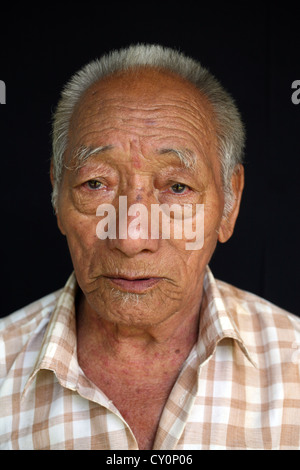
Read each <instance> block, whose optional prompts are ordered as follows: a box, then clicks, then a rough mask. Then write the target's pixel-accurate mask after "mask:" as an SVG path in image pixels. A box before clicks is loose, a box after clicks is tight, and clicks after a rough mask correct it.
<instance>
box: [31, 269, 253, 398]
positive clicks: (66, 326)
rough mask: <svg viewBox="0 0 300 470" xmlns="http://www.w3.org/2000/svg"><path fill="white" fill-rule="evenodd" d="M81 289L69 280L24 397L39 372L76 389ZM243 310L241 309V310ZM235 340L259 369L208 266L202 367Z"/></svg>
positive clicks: (202, 319)
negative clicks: (225, 341) (226, 340)
mask: <svg viewBox="0 0 300 470" xmlns="http://www.w3.org/2000/svg"><path fill="white" fill-rule="evenodd" d="M77 288H78V284H77V281H76V277H75V273H74V272H73V273H72V274H71V276H70V277H69V279H68V281H67V283H66V285H65V287H64V288H63V290H62V292H61V294H60V296H59V298H58V301H57V303H56V306H55V309H54V311H53V313H52V315H51V318H50V321H49V324H48V327H47V330H46V333H45V335H44V339H43V342H42V346H41V349H40V352H39V355H38V358H37V361H36V363H35V366H34V368H33V370H32V372H31V374H30V376H29V378H28V380H27V382H26V384H25V388H24V391H23V395H24V394H25V393H26V390H27V388H28V387H29V385H30V383H31V382H32V380H33V379H34V377H35V376H36V374H37V373H38V371H39V370H41V369H48V370H52V371H53V372H54V373H55V375H56V377H57V379H58V381H59V382H60V383H61V385H62V386H64V387H67V388H70V389H71V390H76V389H77V384H78V380H79V375H80V373H81V369H80V367H79V364H78V361H77V339H76V318H75V296H76V291H77ZM241 308H242V307H241ZM224 338H232V339H233V340H235V341H236V342H237V343H238V345H239V347H240V348H241V350H242V352H243V353H244V355H245V356H246V357H247V359H248V360H249V361H250V362H251V363H252V364H253V365H254V366H255V367H257V366H256V357H255V356H256V355H255V353H254V352H253V351H251V355H250V353H249V348H248V346H247V345H246V342H245V340H243V338H242V335H241V333H240V331H239V329H238V328H237V326H236V323H235V321H234V319H233V316H232V315H231V314H230V312H229V310H228V308H227V309H226V308H225V304H224V301H223V298H222V293H221V292H220V289H219V287H218V285H217V282H216V280H215V278H214V276H213V274H212V272H211V270H210V268H209V267H208V266H207V268H206V273H205V277H204V283H203V299H202V304H201V311H200V326H199V336H198V341H197V344H196V345H195V349H196V352H197V355H198V358H199V361H200V364H201V365H203V364H204V363H205V362H206V361H207V360H209V358H210V357H211V355H212V354H213V353H214V351H215V349H216V347H217V345H218V343H219V342H220V341H221V340H222V339H224Z"/></svg>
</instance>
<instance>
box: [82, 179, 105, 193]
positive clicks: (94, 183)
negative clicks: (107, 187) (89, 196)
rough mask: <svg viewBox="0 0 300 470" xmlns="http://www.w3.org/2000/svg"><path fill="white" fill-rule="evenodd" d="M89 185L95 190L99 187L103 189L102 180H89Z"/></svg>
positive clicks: (87, 183)
mask: <svg viewBox="0 0 300 470" xmlns="http://www.w3.org/2000/svg"><path fill="white" fill-rule="evenodd" d="M85 184H86V185H87V187H88V188H89V189H91V190H93V191H96V190H97V189H101V188H102V186H103V184H102V183H101V181H98V180H89V181H87V182H86V183H85Z"/></svg>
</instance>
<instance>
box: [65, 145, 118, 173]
mask: <svg viewBox="0 0 300 470" xmlns="http://www.w3.org/2000/svg"><path fill="white" fill-rule="evenodd" d="M112 148H113V146H112V145H103V146H101V147H88V146H86V145H81V146H80V147H79V148H77V149H76V150H75V151H73V153H72V158H71V161H72V162H74V164H73V165H71V166H69V165H64V166H65V168H67V169H68V170H79V169H80V168H82V167H83V166H84V164H85V163H86V161H87V160H88V159H89V158H90V157H91V156H92V155H97V154H99V153H103V152H105V151H106V150H111V149H112Z"/></svg>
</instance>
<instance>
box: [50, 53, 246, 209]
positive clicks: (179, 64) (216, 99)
mask: <svg viewBox="0 0 300 470" xmlns="http://www.w3.org/2000/svg"><path fill="white" fill-rule="evenodd" d="M145 66H148V67H155V68H159V69H162V70H169V71H171V72H173V73H175V74H177V75H179V76H180V77H182V78H184V79H186V80H188V81H190V82H191V83H193V84H194V85H196V87H197V88H198V90H199V91H200V92H201V93H202V94H203V95H205V96H206V97H207V98H208V99H209V101H210V103H211V105H212V108H213V111H214V113H215V118H216V132H217V138H218V147H219V158H220V162H221V170H222V180H223V189H224V194H225V208H224V213H225V214H226V213H228V212H229V211H230V209H231V207H232V202H233V194H232V187H231V176H232V174H233V172H234V169H235V167H236V165H237V164H238V163H242V160H243V149H244V141H245V132H244V126H243V123H242V120H241V117H240V114H239V111H238V109H237V107H236V105H235V102H234V100H233V99H232V97H231V96H230V95H229V93H228V92H227V91H225V90H224V88H223V87H222V85H221V84H220V83H219V81H218V80H217V79H216V78H215V77H214V76H213V75H212V74H211V73H210V72H209V71H208V70H207V69H206V68H204V67H202V65H201V64H200V63H199V62H197V61H196V60H194V59H192V58H190V57H187V56H185V55H184V54H183V53H181V52H178V51H176V50H174V49H170V48H166V47H162V46H159V45H132V46H130V47H128V48H125V49H121V50H119V51H112V52H110V53H109V54H107V55H104V56H103V57H101V58H100V59H96V60H94V61H92V62H90V63H88V64H87V65H85V66H84V67H83V68H82V69H81V70H79V71H78V72H77V73H75V74H74V75H73V77H71V79H70V80H69V81H68V83H67V84H66V86H65V87H64V89H63V91H62V94H61V99H60V101H59V103H58V106H57V109H56V111H55V113H54V116H53V134H52V136H53V138H52V149H53V154H52V163H53V179H54V185H53V193H52V204H53V207H54V208H56V206H57V198H58V190H59V185H60V182H61V179H62V174H63V168H64V154H65V151H66V149H67V145H68V132H69V125H70V120H71V116H72V114H73V111H74V107H75V105H76V104H77V103H78V101H79V100H80V98H81V96H82V95H83V93H84V92H85V91H86V90H87V89H88V88H89V87H90V86H91V85H92V84H93V83H95V82H97V81H99V80H101V79H103V78H104V77H107V76H109V75H113V74H114V73H117V72H120V71H126V70H129V69H132V68H138V67H145Z"/></svg>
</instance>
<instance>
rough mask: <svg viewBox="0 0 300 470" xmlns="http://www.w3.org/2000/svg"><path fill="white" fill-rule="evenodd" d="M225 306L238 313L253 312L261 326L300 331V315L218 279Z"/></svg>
mask: <svg viewBox="0 0 300 470" xmlns="http://www.w3.org/2000/svg"><path fill="white" fill-rule="evenodd" d="M216 282H217V285H218V288H219V290H220V292H221V295H222V299H223V302H224V304H225V306H226V307H227V308H228V309H229V310H230V311H231V313H234V312H236V313H237V314H238V313H240V314H243V313H244V314H247V313H249V314H251V315H252V316H253V317H256V318H257V320H259V322H260V325H261V327H268V326H271V325H274V324H276V325H278V326H279V327H282V328H284V327H287V328H292V329H296V330H299V331H300V317H299V316H297V315H295V314H293V313H291V312H288V311H287V310H284V309H283V308H281V307H279V306H277V305H275V304H273V303H272V302H270V301H268V300H266V299H264V298H262V297H259V296H258V295H256V294H252V293H251V292H248V291H245V290H242V289H239V288H238V287H235V286H232V285H231V284H228V283H226V282H224V281H220V280H216Z"/></svg>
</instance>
